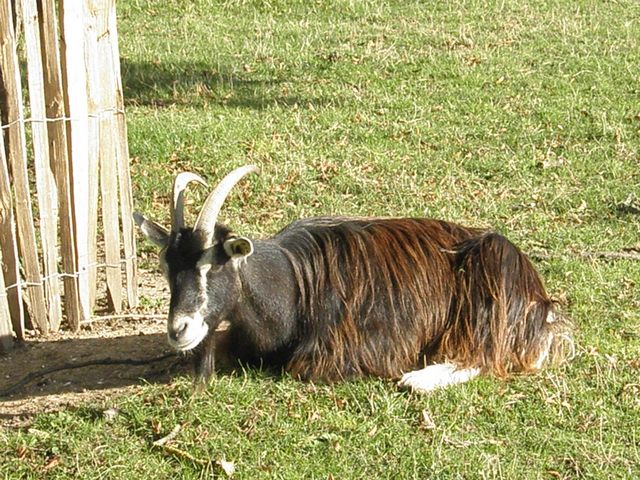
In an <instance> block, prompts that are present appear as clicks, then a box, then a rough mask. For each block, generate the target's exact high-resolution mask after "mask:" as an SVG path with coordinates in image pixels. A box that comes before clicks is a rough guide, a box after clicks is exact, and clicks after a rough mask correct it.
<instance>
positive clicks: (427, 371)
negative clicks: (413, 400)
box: [398, 363, 480, 393]
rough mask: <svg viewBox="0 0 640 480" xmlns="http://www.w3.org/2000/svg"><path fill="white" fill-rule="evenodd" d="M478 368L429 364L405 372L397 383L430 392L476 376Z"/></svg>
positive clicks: (415, 389) (478, 371)
mask: <svg viewBox="0 0 640 480" xmlns="http://www.w3.org/2000/svg"><path fill="white" fill-rule="evenodd" d="M479 374H480V369H479V368H466V369H460V370H458V369H457V368H456V367H455V365H452V364H450V363H442V364H438V365H430V366H428V367H426V368H423V369H421V370H414V371H413V372H408V373H405V374H404V375H403V376H402V378H401V379H400V381H399V382H398V385H399V386H400V387H404V388H410V389H411V390H413V391H415V392H423V393H426V392H431V391H432V390H435V389H436V388H443V387H447V386H449V385H455V384H456V383H464V382H466V381H469V380H471V379H472V378H475V377H477V376H478V375H479Z"/></svg>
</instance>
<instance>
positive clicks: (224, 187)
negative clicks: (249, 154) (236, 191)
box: [193, 165, 258, 246]
mask: <svg viewBox="0 0 640 480" xmlns="http://www.w3.org/2000/svg"><path fill="white" fill-rule="evenodd" d="M257 171H258V167H256V166H255V165H245V166H244V167H240V168H236V169H235V170H234V171H232V172H231V173H229V174H227V176H226V177H224V178H223V179H222V181H221V182H220V183H219V184H218V186H217V187H216V189H215V190H214V191H213V192H211V193H210V194H209V196H208V197H207V200H206V201H205V202H204V206H203V207H202V210H200V214H199V215H198V219H197V220H196V225H195V227H193V229H194V230H202V231H203V232H205V233H206V234H207V242H206V245H207V246H210V245H211V244H212V243H213V231H214V229H215V227H216V221H217V220H218V213H220V209H221V208H222V204H223V203H224V201H225V199H226V198H227V196H228V195H229V192H231V189H232V188H233V187H234V186H235V184H236V183H238V182H239V181H240V180H241V179H242V177H244V176H245V175H247V174H249V173H252V172H257Z"/></svg>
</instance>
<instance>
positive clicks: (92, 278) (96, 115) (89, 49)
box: [84, 0, 109, 311]
mask: <svg viewBox="0 0 640 480" xmlns="http://www.w3.org/2000/svg"><path fill="white" fill-rule="evenodd" d="M93 3H94V2H93V1H92V0H85V4H86V7H85V28H84V42H85V50H86V54H85V59H86V65H85V68H86V70H87V112H88V115H89V118H88V129H89V134H88V136H87V141H88V156H87V161H88V162H89V171H90V172H94V174H90V175H89V193H88V197H89V202H88V204H89V224H88V229H89V232H88V241H89V245H88V248H89V259H90V260H89V271H88V275H89V278H88V282H89V305H90V309H91V311H93V308H94V306H95V301H96V284H97V278H98V269H97V268H96V266H95V265H96V263H97V257H98V255H97V249H98V248H97V236H98V192H99V184H98V179H99V177H100V176H101V175H102V172H101V171H100V164H99V160H98V159H99V157H100V149H101V148H104V145H103V138H102V137H101V135H100V123H101V117H102V112H101V110H102V109H103V105H102V102H101V98H100V97H101V84H102V74H103V72H102V71H101V70H100V62H101V61H104V60H102V59H101V58H100V57H99V52H98V46H97V41H98V33H97V25H96V21H97V19H96V16H97V15H96V8H95V5H94V4H93ZM107 145H108V144H107ZM107 148H109V147H108V146H107Z"/></svg>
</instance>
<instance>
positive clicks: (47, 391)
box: [0, 333, 191, 419]
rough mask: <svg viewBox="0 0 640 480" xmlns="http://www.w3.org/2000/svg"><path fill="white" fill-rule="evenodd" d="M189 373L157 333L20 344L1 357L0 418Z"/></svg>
mask: <svg viewBox="0 0 640 480" xmlns="http://www.w3.org/2000/svg"><path fill="white" fill-rule="evenodd" d="M190 370H191V360H190V359H189V358H188V357H186V356H178V355H176V354H175V352H173V351H172V350H171V349H170V347H169V346H168V344H167V340H166V335H165V334H160V333H153V334H146V335H140V334H139V335H129V336H121V337H114V338H72V339H65V340H57V341H37V342H24V343H22V344H20V345H18V346H17V347H16V348H14V349H13V350H11V351H10V352H9V353H7V354H4V355H2V356H0V372H2V374H1V375H0V418H2V419H7V418H11V417H14V416H18V415H23V414H24V413H25V411H26V412H27V413H29V414H31V413H37V412H38V411H39V410H42V411H46V410H48V408H46V407H47V403H51V404H53V403H57V404H63V405H66V404H68V403H70V401H71V399H72V398H73V397H74V395H76V394H81V395H83V396H84V397H85V398H87V397H88V398H89V399H91V398H92V394H95V396H96V397H97V396H100V391H103V390H107V389H113V388H123V387H128V386H132V385H140V384H142V383H167V382H169V381H170V380H171V378H172V377H174V376H176V375H178V374H186V373H188V372H190ZM29 404H31V405H33V407H32V408H27V407H28V405H29ZM37 405H41V406H42V408H38V407H37Z"/></svg>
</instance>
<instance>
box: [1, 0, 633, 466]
mask: <svg viewBox="0 0 640 480" xmlns="http://www.w3.org/2000/svg"><path fill="white" fill-rule="evenodd" d="M118 8H119V29H120V41H121V54H122V67H123V75H124V78H123V80H124V86H125V98H126V99H127V102H128V104H127V114H128V125H129V137H130V139H129V140H130V150H131V155H132V157H133V159H132V164H131V169H132V176H133V183H134V185H135V190H134V195H135V202H136V207H137V209H139V210H141V211H144V212H147V213H149V214H151V216H153V217H155V218H157V219H162V220H164V221H165V223H168V208H167V207H168V204H169V192H170V186H171V179H172V176H173V175H174V174H175V173H176V172H178V171H182V170H186V169H189V170H193V171H196V172H198V173H200V174H202V175H203V176H205V177H206V178H208V179H209V180H210V181H211V182H215V180H216V179H218V178H220V177H221V176H222V175H223V174H224V173H226V172H227V171H228V170H229V169H231V168H233V167H236V166H239V165H241V164H245V163H249V162H253V163H256V164H258V165H259V166H260V167H261V170H262V174H261V175H260V176H259V177H253V178H251V179H249V180H247V181H245V182H244V183H243V184H242V185H241V186H240V187H238V188H237V190H236V193H235V194H234V195H232V196H231V197H230V199H229V201H228V203H227V205H226V207H225V209H224V210H223V212H222V215H223V216H224V217H225V219H226V221H227V222H228V223H229V224H230V225H231V226H232V227H233V228H234V229H236V230H237V231H239V232H240V233H242V234H248V235H258V236H265V235H269V234H271V233H274V232H275V231H277V230H278V229H279V228H281V227H282V226H284V225H286V224H287V223H289V222H290V221H292V220H294V219H296V218H300V217H303V216H309V215H320V214H345V215H347V214H348V215H407V216H408V215H415V216H432V217H438V218H444V219H448V220H455V221H458V222H461V223H465V224H470V225H475V226H493V227H495V228H497V229H498V230H500V231H502V232H503V233H505V234H506V235H507V236H509V237H510V238H511V239H513V240H514V241H515V242H516V243H517V244H518V245H520V246H521V247H522V248H523V249H524V250H525V251H527V252H533V253H538V254H545V255H539V256H538V257H537V258H538V259H537V260H536V265H537V266H538V268H539V270H540V271H541V273H542V274H543V276H544V277H545V280H546V283H547V286H548V289H549V290H550V292H551V293H552V294H553V295H554V296H555V297H556V298H558V299H560V300H561V301H562V305H563V309H564V311H565V312H566V313H567V314H568V315H569V316H570V317H571V318H572V320H573V322H574V323H575V325H576V343H577V356H576V358H575V359H574V360H573V362H571V363H570V364H568V365H566V366H564V367H561V368H558V369H555V370H548V371H546V372H544V373H542V374H540V375H538V376H535V377H517V378H513V379H511V380H510V381H507V382H500V381H497V380H494V379H490V378H485V379H480V380H477V381H473V382H471V383H469V384H467V385H463V386H461V387H457V388H453V389H450V390H446V391H440V392H436V393H435V394H433V395H430V396H415V395H411V394H407V393H404V392H398V391H397V390H396V388H395V386H394V385H393V384H392V383H391V382H386V381H381V380H374V379H367V380H362V381H357V382H350V383H346V384H339V385H334V386H317V385H310V384H303V383H299V382H296V381H293V380H292V379H289V378H286V377H285V378H271V377H267V376H265V375H262V374H260V373H259V372H254V371H249V372H246V373H245V374H244V375H237V376H225V377H221V378H218V379H217V380H215V382H214V383H213V385H212V386H211V387H210V389H209V390H208V391H207V392H205V393H203V394H202V395H200V396H193V395H192V393H191V388H190V383H189V380H188V379H178V380H176V382H175V383H174V384H172V385H169V386H148V387H146V388H145V389H144V391H143V392H142V393H139V394H136V395H131V396H128V397H123V398H114V399H112V400H111V401H110V402H107V403H104V404H100V405H87V406H85V407H82V408H78V409H69V410H67V411H63V412H60V413H57V414H53V415H42V416H39V417H38V418H37V419H36V420H35V423H34V425H33V428H32V429H31V430H27V431H11V432H2V433H0V455H2V457H3V459H4V461H3V462H1V463H0V475H3V476H4V477H5V478H21V477H25V478H36V477H40V476H42V475H44V472H46V475H47V476H48V477H51V478H122V477H124V476H126V477H127V478H145V479H146V478H177V477H182V478H201V477H207V476H211V475H213V476H221V477H224V476H225V474H224V472H223V471H222V469H221V468H220V467H219V466H217V465H216V463H215V461H219V460H221V459H226V460H228V461H232V462H234V464H235V467H236V472H235V474H234V478H252V479H253V478H335V479H338V478H364V477H369V478H531V479H534V478H638V477H640V453H639V449H640V402H639V401H638V397H639V396H640V386H639V383H638V382H639V381H638V378H639V372H640V316H639V313H638V312H639V311H640V285H639V280H638V279H640V262H638V261H633V260H603V259H594V258H588V257H585V256H581V253H584V252H620V251H626V250H629V249H636V250H637V249H638V248H640V236H639V234H638V232H639V231H640V220H639V217H638V213H639V212H640V158H639V156H638V152H639V151H640V86H639V85H640V69H639V68H638V61H637V60H638V58H640V21H639V20H640V6H639V5H638V4H637V2H634V1H631V0H629V1H625V0H621V1H618V2H600V1H595V0H585V1H579V2H571V1H553V2H552V1H544V2H543V1H541V2H517V1H510V0H508V1H502V2H493V1H460V2H426V3H423V2H417V1H402V2H382V1H374V0H370V1H362V2H354V1H337V2H325V1H322V0H318V1H313V2H306V1H305V2H302V1H294V0H291V1H276V0H274V1H271V2H261V1H248V0H247V1H243V0H237V1H227V2H214V1H212V0H200V1H190V2H186V1H178V0H174V1H164V2H154V1H142V0H139V1H134V0H126V1H122V2H119V3H118ZM205 193H206V192H205V191H204V190H195V191H194V192H193V194H192V202H193V204H194V205H198V204H199V202H200V201H201V200H202V196H203V195H204V194H205ZM192 210H194V209H192ZM193 214H194V212H193V211H192V212H191V215H193ZM140 250H141V251H142V252H143V253H150V252H151V251H152V250H153V249H152V247H151V246H150V245H149V244H144V243H142V244H141V245H140ZM110 407H115V408H117V410H118V412H119V413H118V415H116V417H115V418H114V419H112V420H107V419H105V417H104V416H103V414H102V412H103V411H104V410H106V409H107V408H110ZM176 424H180V425H183V429H182V431H181V432H180V433H179V434H178V437H177V438H176V440H175V443H174V445H175V446H176V448H178V449H179V450H181V451H183V452H187V454H188V455H189V456H191V457H193V458H192V459H190V458H188V456H180V455H165V454H163V452H162V451H161V450H160V449H158V448H156V447H153V446H152V441H153V440H154V439H156V438H158V437H161V436H163V435H165V434H166V433H168V432H169V431H170V430H171V429H172V428H173V427H174V426H175V425H176ZM194 459H195V460H211V461H212V463H210V464H206V465H204V464H202V463H200V462H198V461H194ZM58 461H59V462H58Z"/></svg>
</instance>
